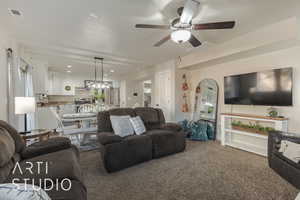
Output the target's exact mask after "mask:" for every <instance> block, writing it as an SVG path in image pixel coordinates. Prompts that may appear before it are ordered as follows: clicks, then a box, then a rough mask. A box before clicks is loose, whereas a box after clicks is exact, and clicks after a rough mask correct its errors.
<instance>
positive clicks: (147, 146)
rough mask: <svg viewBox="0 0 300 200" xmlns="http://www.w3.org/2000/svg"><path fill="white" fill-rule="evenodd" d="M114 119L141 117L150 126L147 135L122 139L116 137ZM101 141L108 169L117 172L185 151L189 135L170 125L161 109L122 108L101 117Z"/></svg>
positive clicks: (101, 149)
mask: <svg viewBox="0 0 300 200" xmlns="http://www.w3.org/2000/svg"><path fill="white" fill-rule="evenodd" d="M111 115H130V116H131V117H134V116H140V117H141V118H142V120H143V122H144V124H145V126H146V130H147V131H146V133H144V134H143V135H132V136H128V137H124V138H122V137H120V136H118V135H115V134H114V133H113V129H112V126H111V121H110V116H111ZM98 132H99V134H98V139H99V142H100V151H101V155H102V160H103V163H104V167H105V168H106V170H107V171H108V172H115V171H118V170H121V169H124V168H127V167H130V166H132V165H135V164H138V163H141V162H145V161H148V160H150V159H153V158H160V157H162V156H166V155H170V154H174V153H178V152H181V151H184V149H185V134H184V133H183V131H182V130H181V127H180V126H178V125H177V124H172V123H166V122H165V118H164V114H163V112H162V110H161V109H157V108H135V109H132V108H118V109H112V110H109V111H104V112H100V113H99V114H98Z"/></svg>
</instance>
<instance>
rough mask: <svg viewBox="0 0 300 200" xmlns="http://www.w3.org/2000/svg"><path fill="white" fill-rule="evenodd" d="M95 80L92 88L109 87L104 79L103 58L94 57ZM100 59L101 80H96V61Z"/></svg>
mask: <svg viewBox="0 0 300 200" xmlns="http://www.w3.org/2000/svg"><path fill="white" fill-rule="evenodd" d="M94 59H95V81H94V84H93V85H92V87H93V88H96V89H105V88H109V85H108V83H107V82H105V81H104V63H103V60H104V58H99V57H95V58H94ZM99 60H100V61H101V80H100V81H98V80H97V61H99Z"/></svg>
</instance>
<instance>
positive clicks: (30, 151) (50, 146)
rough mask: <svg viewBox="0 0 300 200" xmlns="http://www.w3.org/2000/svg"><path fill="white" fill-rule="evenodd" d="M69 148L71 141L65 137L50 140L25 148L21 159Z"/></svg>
mask: <svg viewBox="0 0 300 200" xmlns="http://www.w3.org/2000/svg"><path fill="white" fill-rule="evenodd" d="M70 147H71V140H70V139H69V138H65V137H55V138H50V139H49V140H47V141H41V142H36V143H33V144H32V145H30V146H28V147H27V148H25V149H24V150H23V151H22V153H21V156H22V158H23V159H28V158H32V157H35V156H39V155H43V154H47V153H52V152H56V151H60V150H63V149H68V148H70Z"/></svg>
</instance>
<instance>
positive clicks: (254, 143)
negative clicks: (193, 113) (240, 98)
mask: <svg viewBox="0 0 300 200" xmlns="http://www.w3.org/2000/svg"><path fill="white" fill-rule="evenodd" d="M236 119H243V120H249V121H255V122H256V123H259V122H263V123H264V122H268V123H270V124H272V126H273V128H274V129H275V130H278V131H283V132H287V131H288V119H287V118H276V117H275V118H273V117H267V116H258V115H249V114H240V113H222V114H221V144H222V145H224V146H231V147H234V148H237V149H241V150H244V151H248V152H252V153H256V154H258V155H262V156H267V150H268V148H267V147H268V136H267V135H262V134H257V133H252V132H247V131H241V130H235V129H232V128H231V122H232V121H233V120H236Z"/></svg>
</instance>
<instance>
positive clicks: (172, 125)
mask: <svg viewBox="0 0 300 200" xmlns="http://www.w3.org/2000/svg"><path fill="white" fill-rule="evenodd" d="M161 128H162V129H165V130H171V131H181V130H182V127H181V126H180V125H179V124H175V123H165V124H163V125H162V126H161Z"/></svg>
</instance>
